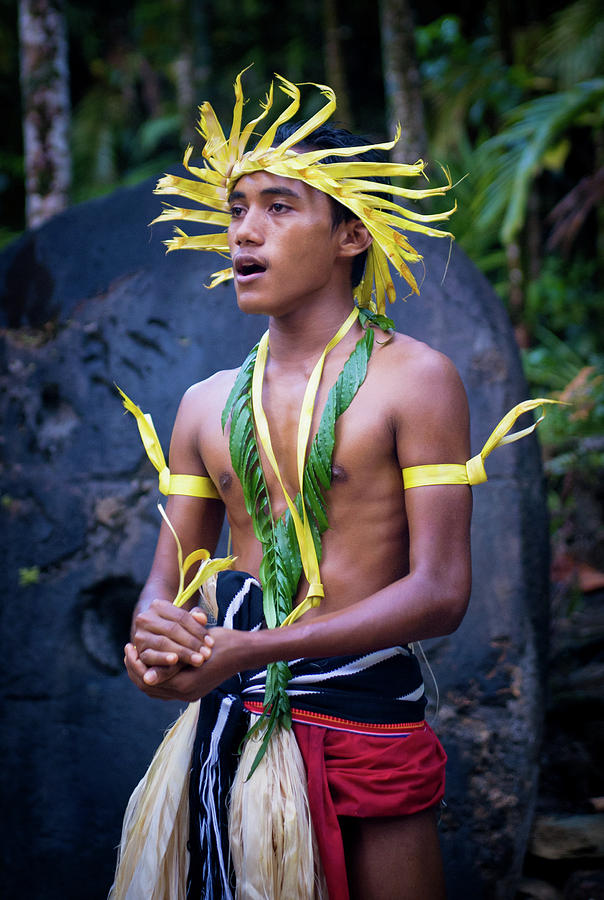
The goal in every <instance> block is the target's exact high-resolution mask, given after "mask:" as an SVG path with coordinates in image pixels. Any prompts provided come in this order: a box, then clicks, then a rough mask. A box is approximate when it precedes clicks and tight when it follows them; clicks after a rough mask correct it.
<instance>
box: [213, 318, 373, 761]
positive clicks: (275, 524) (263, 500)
mask: <svg viewBox="0 0 604 900" xmlns="http://www.w3.org/2000/svg"><path fill="white" fill-rule="evenodd" d="M358 317H359V310H358V309H357V308H356V307H355V308H354V309H353V311H352V312H351V313H350V315H349V316H348V317H347V319H346V321H345V322H344V323H343V325H342V326H341V327H340V328H339V329H338V331H337V332H336V334H335V335H334V337H333V338H332V339H331V341H329V343H328V344H327V346H326V347H325V349H324V351H323V353H322V354H321V356H320V357H319V360H318V361H317V363H316V365H315V367H314V369H313V371H312V373H311V376H310V378H309V380H308V384H307V386H306V390H305V394H304V399H303V401H302V408H301V412H300V420H299V424H298V439H297V471H298V487H299V491H298V494H297V495H296V497H295V498H294V499H293V500H292V498H291V497H290V496H289V494H288V492H287V490H286V488H285V486H284V484H283V480H282V478H281V473H280V471H279V466H278V463H277V460H276V457H275V454H274V452H273V449H272V444H271V439H270V432H269V427H268V421H267V419H266V415H265V413H264V409H263V407H262V385H263V378H264V371H265V367H266V361H267V357H268V331H267V332H266V333H265V334H264V335H263V337H262V338H261V340H260V342H259V344H257V345H256V347H254V348H253V349H252V351H251V352H250V354H249V355H248V357H247V359H246V360H245V362H244V363H243V365H242V366H241V369H240V370H239V373H238V376H237V378H236V380H235V384H234V385H233V389H232V391H231V393H230V395H229V398H228V400H227V403H226V405H225V408H224V410H223V413H222V427H223V430H224V428H225V427H226V423H227V420H228V418H229V415H230V418H231V427H230V435H229V450H230V454H231V462H232V465H233V469H234V470H235V472H236V474H237V477H238V478H239V480H240V482H241V485H242V488H243V495H244V501H245V506H246V510H247V512H248V514H249V515H250V516H251V519H252V524H253V528H254V533H255V535H256V537H257V538H258V540H259V541H260V543H261V544H262V551H263V553H262V562H261V564H260V582H261V584H262V590H263V607H264V617H265V619H266V623H267V625H268V627H269V628H276V627H279V626H283V625H289V624H291V623H292V622H294V621H295V620H296V619H297V618H298V617H299V616H301V615H302V614H303V613H304V612H306V611H307V610H308V609H310V608H311V607H313V606H318V605H319V603H320V602H321V598H322V597H323V596H324V593H323V586H322V584H321V577H320V573H319V562H320V559H321V535H322V534H323V532H324V531H325V530H326V528H327V527H328V520H327V504H326V501H325V496H324V492H325V491H326V490H327V489H329V487H330V485H331V466H332V458H333V451H334V446H335V423H336V421H337V419H338V417H339V416H340V415H341V414H342V413H343V412H344V411H345V410H346V409H347V408H348V406H349V405H350V403H351V402H352V400H353V399H354V397H355V396H356V393H357V391H358V389H359V388H360V386H361V384H362V383H363V381H364V380H365V376H366V374H367V365H368V363H369V358H370V356H371V351H372V349H373V341H374V334H373V330H372V329H371V328H367V329H366V331H365V333H364V334H363V336H362V337H361V338H360V340H359V341H358V342H357V344H356V347H355V348H354V350H353V351H352V353H351V354H350V356H349V358H348V360H347V361H346V363H345V364H344V367H343V369H342V371H341V372H340V374H339V376H338V379H337V381H336V383H335V384H334V386H333V387H332V388H331V390H330V392H329V395H328V398H327V402H326V404H325V409H324V410H323V414H322V416H321V421H320V424H319V428H318V431H317V434H316V435H315V437H314V439H313V442H312V444H311V448H310V452H309V454H308V460H307V462H306V465H305V458H306V450H307V446H308V439H309V435H310V428H311V424H312V418H313V412H314V407H315V401H316V396H317V392H318V389H319V385H320V381H321V376H322V373H323V365H324V362H325V359H326V357H327V355H328V353H329V352H330V351H331V350H333V348H334V347H335V346H336V345H337V344H338V343H339V342H340V341H341V340H342V339H343V338H344V337H345V336H346V334H348V332H349V331H350V329H351V328H352V326H353V325H354V323H355V322H356V320H357V318H358ZM364 318H365V320H366V318H367V317H364ZM370 318H371V317H370ZM376 324H379V325H380V326H381V327H383V325H382V323H376ZM258 438H259V440H260V442H261V444H262V447H263V449H264V452H265V454H266V457H267V459H268V461H269V463H270V465H271V468H272V469H273V471H274V473H275V475H276V477H277V480H278V481H279V484H280V485H281V489H282V491H283V494H284V497H285V501H286V504H287V510H286V512H285V514H284V515H283V516H282V517H281V518H280V519H278V520H277V521H275V519H274V517H273V515H272V511H271V505H270V498H269V493H268V488H267V485H266V479H265V477H264V472H263V469H262V464H261V460H260V452H259V448H258ZM302 572H304V575H305V578H306V580H307V581H308V584H309V589H308V592H307V595H306V597H305V599H304V600H303V601H302V603H300V604H299V605H298V606H297V607H295V608H293V601H294V598H295V595H296V592H297V589H298V583H299V581H300V577H301V574H302ZM289 679H290V671H289V668H288V666H287V663H286V662H276V663H271V664H270V665H269V666H268V671H267V683H266V691H265V696H264V709H265V713H264V721H266V717H268V720H267V721H266V730H265V734H264V738H263V741H262V745H261V747H260V750H259V752H258V755H257V757H256V760H255V762H254V766H253V768H252V771H253V769H254V768H255V767H256V765H257V764H258V762H259V761H260V759H261V757H262V755H263V754H264V750H265V749H266V746H267V745H268V741H269V739H270V735H271V733H272V731H273V729H274V728H275V726H276V725H277V724H280V725H283V726H284V727H286V728H289V727H291V712H290V705H289V698H288V696H287V691H286V689H287V683H288V681H289ZM261 723H263V719H261V720H259V722H257V723H256V725H255V726H254V729H253V730H255V729H256V728H257V727H258V726H259V725H260V724H261ZM251 774H252V772H250V775H251Z"/></svg>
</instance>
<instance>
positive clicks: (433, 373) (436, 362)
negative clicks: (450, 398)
mask: <svg viewBox="0 0 604 900" xmlns="http://www.w3.org/2000/svg"><path fill="white" fill-rule="evenodd" d="M376 346H377V347H378V353H376V354H375V359H376V361H377V367H376V368H377V369H378V372H377V374H378V375H379V376H381V377H384V378H391V379H393V380H394V382H395V383H396V384H398V383H400V381H401V380H402V381H404V383H405V384H407V385H421V386H423V387H424V389H434V390H438V389H441V388H446V387H448V386H450V387H455V388H456V387H458V386H460V385H461V381H460V377H459V373H458V372H457V369H456V367H455V365H454V363H453V362H452V361H451V360H450V359H449V357H448V356H446V355H445V354H444V353H441V351H440V350H435V349H434V347H431V346H430V345H429V344H427V343H425V342H424V341H419V340H417V339H416V338H413V337H411V336H410V335H408V334H401V333H399V332H395V333H394V334H393V335H392V338H391V340H389V341H387V342H384V343H380V342H379V338H378V339H377V340H376Z"/></svg>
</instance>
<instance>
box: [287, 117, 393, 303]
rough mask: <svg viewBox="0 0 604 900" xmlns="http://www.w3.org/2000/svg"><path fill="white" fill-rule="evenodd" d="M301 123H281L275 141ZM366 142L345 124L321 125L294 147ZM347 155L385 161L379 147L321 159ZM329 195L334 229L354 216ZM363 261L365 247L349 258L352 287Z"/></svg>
mask: <svg viewBox="0 0 604 900" xmlns="http://www.w3.org/2000/svg"><path fill="white" fill-rule="evenodd" d="M302 124H303V123H302V122H286V123H285V124H284V125H280V126H279V128H278V129H277V133H276V134H275V140H274V144H275V145H277V146H278V145H279V144H281V143H282V141H285V140H287V138H289V137H291V136H292V134H293V133H294V132H295V131H297V130H298V128H300V126H301V125H302ZM369 143H371V141H369V140H367V139H366V138H364V137H360V136H359V135H357V134H352V133H351V132H350V131H347V130H346V128H334V127H333V126H332V125H320V126H319V127H318V128H316V129H315V130H314V131H313V132H311V134H309V135H308V136H307V137H305V138H304V140H303V141H301V142H300V143H299V144H296V147H299V148H300V150H331V149H332V148H333V149H336V148H338V147H362V146H363V145H364V144H369ZM347 159H351V160H360V159H363V160H367V161H368V162H387V157H386V154H385V153H384V152H383V151H382V150H367V151H365V153H363V154H360V155H359V156H348V157H343V156H326V157H325V158H324V159H323V160H321V162H323V163H339V162H345V161H346V160H347ZM367 180H368V181H381V182H382V183H384V184H390V179H389V178H386V177H384V178H374V177H372V178H368V179H367ZM328 196H329V195H328ZM380 196H383V197H386V198H387V199H390V195H388V194H381V195H380ZM329 199H330V201H331V221H332V227H333V228H334V229H335V228H337V227H338V225H339V224H340V223H341V222H348V221H349V220H350V219H355V218H356V216H355V214H354V213H353V212H351V211H350V210H349V209H348V207H346V206H342V204H341V203H338V201H337V200H334V198H333V197H329ZM366 261H367V251H366V250H364V251H363V253H359V255H358V256H355V257H354V259H353V260H352V271H351V278H352V286H353V287H356V286H357V285H358V284H359V282H360V281H361V279H362V277H363V272H364V271H365V263H366Z"/></svg>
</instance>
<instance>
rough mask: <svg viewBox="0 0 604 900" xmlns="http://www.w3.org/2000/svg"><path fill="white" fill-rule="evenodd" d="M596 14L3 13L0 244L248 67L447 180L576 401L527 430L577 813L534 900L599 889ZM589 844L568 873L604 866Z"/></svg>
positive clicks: (549, 364)
mask: <svg viewBox="0 0 604 900" xmlns="http://www.w3.org/2000/svg"><path fill="white" fill-rule="evenodd" d="M601 12H602V10H601V5H600V3H598V2H597V0H576V2H573V3H564V2H560V0H548V2H546V0H523V2H519V0H491V2H482V3H479V4H476V3H474V2H472V3H471V2H469V0H450V2H448V3H446V4H445V3H443V2H442V0H424V2H422V3H419V2H417V0H380V2H376V3H371V4H370V3H367V2H364V0H346V2H344V0H304V2H300V0H281V2H280V3H275V2H270V0H198V2H196V0H119V2H118V0H86V2H85V3H82V2H65V3H60V2H58V0H19V3H15V2H14V0H0V102H1V105H2V110H3V123H2V124H3V127H2V142H1V145H0V212H1V214H0V223H1V224H0V245H2V246H4V245H6V244H8V243H9V242H10V241H12V240H13V239H15V238H16V237H17V236H18V235H19V234H20V233H21V232H22V231H23V230H24V229H25V228H26V227H35V226H36V225H38V224H40V223H41V222H43V221H45V220H46V219H47V218H48V217H49V216H52V215H54V214H56V213H57V212H59V211H60V210H61V209H64V208H65V207H66V206H67V205H69V204H75V203H79V202H82V201H85V200H88V199H90V198H93V197H96V196H99V195H101V194H104V193H109V192H111V191H113V190H114V189H115V188H116V187H118V186H122V185H129V184H134V183H136V182H138V181H140V180H142V179H144V178H147V177H148V176H150V175H156V174H159V173H161V172H162V171H163V170H164V168H166V167H168V166H173V165H174V164H175V163H176V162H177V161H178V158H179V157H180V154H181V152H182V149H183V148H184V146H185V145H186V143H187V142H188V141H193V142H195V139H196V135H195V119H196V106H197V104H198V103H199V102H200V101H201V99H205V98H206V97H208V98H211V99H212V102H213V104H214V106H215V108H216V109H217V111H218V114H219V117H220V118H221V119H223V120H224V117H226V116H228V114H229V112H230V109H231V108H232V87H231V85H232V82H233V80H234V77H235V75H236V74H237V73H238V72H239V71H241V70H242V69H243V68H245V67H246V66H248V65H250V64H251V63H252V62H253V64H254V65H253V68H251V69H250V71H249V72H248V73H247V75H246V94H247V95H248V96H251V97H258V96H259V95H260V92H261V91H262V90H263V88H264V85H265V84H266V83H267V81H268V80H269V78H270V76H271V75H272V73H273V72H281V73H283V74H286V75H287V77H288V78H289V79H291V80H292V81H296V82H304V81H315V82H316V81H319V82H324V83H327V84H330V85H331V86H333V87H334V88H335V90H336V93H337V96H338V101H339V103H338V118H339V120H340V123H341V124H343V125H345V126H346V127H349V128H351V129H353V130H359V131H361V132H363V133H364V134H366V135H367V136H368V137H371V138H375V139H376V140H384V139H386V137H388V136H390V135H391V134H392V131H393V128H394V125H395V123H396V122H397V121H400V122H401V123H402V125H403V139H402V142H401V145H400V149H399V148H397V150H396V151H395V152H397V153H399V154H400V156H399V157H397V158H400V159H404V160H407V161H410V162H412V161H414V160H415V159H417V158H418V157H423V158H426V159H429V160H431V161H432V163H433V164H434V165H433V173H434V176H435V178H436V177H439V175H440V172H439V170H438V164H439V163H440V164H443V165H446V167H447V168H448V169H449V170H450V172H451V177H452V179H453V181H454V182H458V183H457V186H456V189H455V196H456V200H457V203H458V206H459V209H458V211H457V212H456V214H455V216H454V218H453V220H452V230H453V231H454V233H455V235H456V240H457V242H458V243H459V244H460V245H461V246H462V247H463V248H464V249H465V251H466V252H467V253H468V255H469V256H470V257H471V259H472V260H473V262H474V263H475V264H476V265H477V266H478V267H479V268H480V269H481V270H482V271H483V272H484V273H485V274H486V276H487V277H488V278H489V280H490V281H491V283H492V284H493V286H494V287H495V289H496V291H497V293H498V294H499V296H500V298H501V300H502V302H503V303H504V304H505V305H506V307H507V309H508V311H509V315H510V317H511V319H512V322H513V325H514V329H515V333H516V336H517V340H518V344H519V346H520V348H521V351H522V357H523V363H524V366H525V373H526V377H527V380H528V383H529V386H530V390H531V392H532V393H533V395H535V396H538V395H545V396H553V397H557V398H561V399H564V400H567V401H569V402H570V403H571V404H572V406H571V407H570V408H569V409H568V411H564V412H557V411H554V412H551V413H549V414H548V417H547V419H546V420H545V421H544V422H543V424H542V425H541V426H540V439H541V444H542V448H543V459H544V465H545V471H546V475H547V480H548V491H549V505H550V512H551V534H552V644H551V661H552V675H551V678H550V695H549V708H548V720H547V733H546V742H545V748H546V749H545V750H544V756H543V775H542V787H541V798H540V801H539V803H540V808H541V811H542V812H544V813H545V812H552V811H554V812H557V813H559V814H560V816H561V818H563V816H564V815H565V816H566V818H567V819H568V821H569V822H570V820H571V819H572V820H573V821H572V822H571V823H570V824H569V826H568V827H569V829H571V831H570V832H564V835H563V838H562V839H561V840H560V847H559V851H552V852H553V853H554V855H551V854H550V856H549V857H547V856H543V855H542V856H539V852H540V851H539V849H538V847H537V846H536V845H535V844H533V846H532V855H531V854H529V859H528V861H527V866H526V879H525V882H524V883H523V884H524V887H523V890H524V892H525V893H524V894H523V896H542V897H544V898H545V897H556V896H560V897H561V896H568V897H570V896H573V897H574V896H576V897H579V896H581V897H583V896H585V897H587V896H596V893H592V894H589V893H586V894H580V893H577V892H576V891H579V890H580V889H581V888H580V884H579V882H580V877H581V876H580V875H578V874H577V868H581V865H583V863H581V865H578V864H577V863H576V860H574V857H577V856H579V857H580V859H581V860H583V861H584V859H583V856H582V855H581V853H578V852H577V848H576V842H575V844H573V834H574V835H575V838H576V835H577V833H578V832H577V829H579V831H580V827H581V825H580V822H579V821H578V820H579V819H580V818H581V815H583V814H585V815H593V814H596V817H597V814H598V813H601V812H602V811H603V810H604V799H603V798H602V797H601V793H602V789H601V780H600V778H601V776H600V775H599V774H598V767H597V763H596V761H597V759H598V757H599V758H600V760H601V758H602V749H603V748H604V715H603V709H602V705H603V703H604V701H603V700H602V686H603V684H604V618H603V614H602V612H601V608H600V606H599V605H598V601H599V600H601V598H602V596H604V522H603V508H604V474H603V473H604V467H603V462H604V287H603V284H602V274H603V268H604V208H603V205H602V199H603V198H604V19H603V17H602V14H601ZM312 111H313V110H312V108H309V109H304V110H303V113H304V114H307V113H309V112H312ZM24 135H25V136H26V138H25V140H24ZM198 146H199V144H198ZM91 238H92V236H91ZM586 710H588V711H589V712H588V713H586ZM594 710H595V712H594ZM561 722H563V723H564V724H563V725H561V724H560V723H561ZM571 757H572V760H573V765H574V767H575V768H576V767H577V762H582V763H583V765H582V772H583V776H582V778H583V780H581V779H578V780H576V779H573V782H572V784H571V783H569V780H568V779H566V778H565V773H566V765H567V762H568V760H570V759H571ZM600 828H601V826H600ZM572 829H575V831H572ZM565 841H566V844H565ZM569 842H570V845H572V846H571V848H570V850H567V851H565V849H564V848H565V847H568V845H569ZM600 842H601V843H600V847H599V850H598V851H597V852H596V853H595V854H594V853H593V852H592V853H588V854H587V856H591V857H592V859H591V861H590V864H589V866H587V867H586V866H585V865H583V868H589V869H590V871H591V870H593V871H595V870H597V869H600V870H601V869H602V857H603V855H604V848H603V847H602V843H604V841H603V838H602V836H601V835H600ZM550 843H551V841H550ZM554 843H555V842H554ZM573 848H574V849H573ZM556 853H557V855H556ZM600 874H602V873H601V872H600ZM586 877H587V876H586ZM590 877H592V876H590ZM593 877H596V875H593ZM573 878H574V879H575V882H574V883H575V893H572V890H573V888H572V883H573ZM584 880H585V879H584ZM596 880H597V879H596ZM538 884H541V885H542V887H541V888H540V890H542V891H547V889H548V888H549V889H551V892H552V893H547V892H545V893H543V892H542V893H540V894H538V893H534V892H535V891H537V890H538ZM598 884H599V887H597V888H596V891H597V890H601V891H602V893H600V894H599V896H604V887H603V882H602V880H600V881H599V882H598ZM543 885H545V887H543ZM569 885H571V887H569ZM577 885H579V886H577ZM531 891H533V893H531ZM569 892H570V893H569Z"/></svg>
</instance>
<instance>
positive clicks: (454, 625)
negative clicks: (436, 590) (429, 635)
mask: <svg viewBox="0 0 604 900" xmlns="http://www.w3.org/2000/svg"><path fill="white" fill-rule="evenodd" d="M469 602H470V587H469V585H468V586H466V585H462V586H459V587H458V588H457V589H456V590H452V591H447V593H446V595H445V596H444V597H441V600H440V619H441V623H442V627H443V629H444V630H443V632H442V634H453V632H454V631H457V629H458V628H459V626H460V625H461V623H462V621H463V618H464V616H465V614H466V612H467V609H468V604H469Z"/></svg>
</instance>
